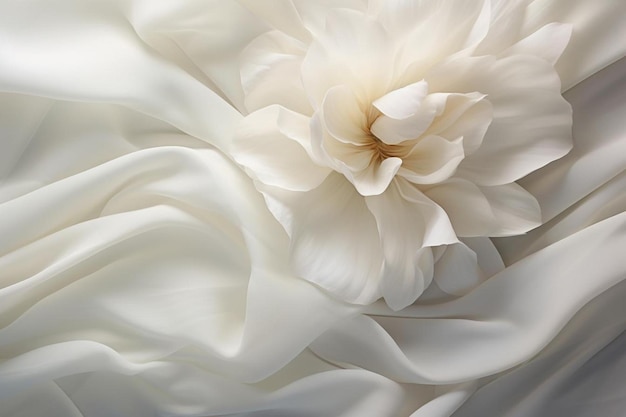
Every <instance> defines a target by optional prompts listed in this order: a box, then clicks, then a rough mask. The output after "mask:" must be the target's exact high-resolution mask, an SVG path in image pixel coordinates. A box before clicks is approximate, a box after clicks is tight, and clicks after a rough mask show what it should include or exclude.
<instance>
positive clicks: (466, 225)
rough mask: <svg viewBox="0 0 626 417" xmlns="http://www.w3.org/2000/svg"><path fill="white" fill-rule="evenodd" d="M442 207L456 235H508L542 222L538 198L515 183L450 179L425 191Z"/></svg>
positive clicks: (523, 231)
mask: <svg viewBox="0 0 626 417" xmlns="http://www.w3.org/2000/svg"><path fill="white" fill-rule="evenodd" d="M425 194H426V195H427V196H428V197H429V198H431V199H433V200H434V201H435V202H437V204H439V205H440V206H441V207H443V208H444V210H445V211H446V213H448V216H450V221H451V222H452V224H453V225H454V230H455V231H456V233H457V234H458V235H459V236H462V237H466V236H468V237H469V236H509V235H515V234H521V233H525V232H527V231H529V230H531V229H533V228H535V227H537V226H539V225H540V224H541V210H540V208H539V204H538V203H537V200H536V199H535V198H534V197H533V196H532V195H531V194H530V193H529V192H528V191H526V190H524V189H523V188H522V187H520V186H519V185H517V184H506V185H500V186H492V187H479V186H477V185H475V184H472V183H471V182H469V181H465V180H462V179H458V178H452V179H450V180H448V181H446V182H444V183H442V184H437V185H435V186H433V187H432V188H430V189H428V190H426V191H425Z"/></svg>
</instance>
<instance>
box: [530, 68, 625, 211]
mask: <svg viewBox="0 0 626 417" xmlns="http://www.w3.org/2000/svg"><path fill="white" fill-rule="evenodd" d="M565 98H567V100H568V101H569V102H571V103H572V107H573V108H574V126H573V130H574V132H573V136H574V148H573V149H572V152H570V153H569V154H568V155H566V156H565V157H563V158H561V159H559V160H558V161H555V162H554V163H552V164H550V165H549V166H546V167H545V168H543V169H541V170H539V171H537V172H534V173H532V174H530V175H529V176H528V177H526V178H524V179H522V180H521V181H520V183H521V184H522V185H523V186H524V187H525V188H526V189H528V190H529V191H530V192H531V193H532V194H533V195H535V196H536V197H537V199H538V200H539V202H540V204H541V209H542V212H543V220H544V222H545V221H548V220H550V219H552V218H554V217H555V216H556V215H558V214H559V213H561V212H563V211H564V210H566V209H567V208H569V207H571V206H572V205H574V204H575V203H576V202H577V201H580V200H581V199H582V198H583V197H585V196H586V195H588V194H589V193H591V192H592V191H593V190H595V189H596V188H598V187H600V186H601V185H602V184H604V183H606V182H607V181H609V180H610V179H611V178H613V177H615V176H616V175H618V174H620V173H621V172H623V171H624V169H625V168H626V135H625V133H624V132H626V120H625V119H624V117H623V115H624V114H626V58H624V59H622V60H620V61H619V62H617V63H615V64H613V65H611V66H610V67H608V68H606V69H605V70H603V71H601V72H599V73H598V74H596V75H594V76H593V77H591V78H589V79H588V80H585V81H584V82H582V83H581V84H579V85H577V86H576V87H575V88H573V89H571V90H570V91H568V92H567V93H566V94H565Z"/></svg>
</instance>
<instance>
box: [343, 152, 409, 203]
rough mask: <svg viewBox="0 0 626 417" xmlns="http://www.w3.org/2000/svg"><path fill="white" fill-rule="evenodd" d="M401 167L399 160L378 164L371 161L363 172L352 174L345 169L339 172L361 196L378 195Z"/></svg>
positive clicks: (400, 160)
mask: <svg viewBox="0 0 626 417" xmlns="http://www.w3.org/2000/svg"><path fill="white" fill-rule="evenodd" d="M401 166H402V159H400V158H386V159H384V160H383V161H382V162H380V163H378V162H376V161H373V162H372V163H370V165H369V166H368V167H367V168H365V169H364V170H361V171H357V172H354V171H352V170H351V169H350V168H348V167H346V168H343V169H340V171H341V172H342V173H343V174H344V175H345V176H346V178H347V179H348V180H350V182H351V183H352V184H354V187H355V188H356V189H357V191H358V192H359V194H361V195H363V196H372V195H379V194H381V193H382V192H384V191H385V190H386V189H387V187H389V184H391V181H392V180H393V178H394V177H395V176H396V173H398V170H399V169H400V167H401Z"/></svg>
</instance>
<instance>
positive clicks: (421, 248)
mask: <svg viewBox="0 0 626 417" xmlns="http://www.w3.org/2000/svg"><path fill="white" fill-rule="evenodd" d="M524 8H525V5H522V4H519V5H517V6H502V5H492V3H491V2H489V1H483V0H476V1H468V2H462V3H461V4H460V3H459V2H453V1H436V2H435V1H433V2H414V3H407V2H395V1H391V2H389V1H376V0H372V1H370V2H369V4H368V7H367V10H355V9H346V8H332V7H328V8H327V9H326V10H324V11H323V13H322V20H323V21H324V23H323V24H310V25H309V26H308V33H305V34H302V35H300V36H297V34H296V35H292V34H288V33H285V32H282V31H276V30H274V31H270V32H267V33H264V34H262V35H260V36H259V37H258V38H257V39H255V40H254V41H253V42H252V43H251V44H250V45H249V46H248V47H247V48H246V50H245V51H244V52H243V54H242V57H241V62H242V64H241V80H242V85H243V89H244V92H245V104H246V107H247V109H248V110H249V111H251V113H250V115H248V116H247V117H246V118H245V119H244V121H243V122H242V125H241V127H240V129H239V130H238V132H237V134H236V137H235V141H234V143H233V146H232V148H231V152H232V154H233V155H234V157H235V159H236V160H237V161H238V162H239V163H240V164H241V165H243V166H244V167H246V169H247V172H248V173H249V174H250V175H251V176H252V177H253V178H255V179H256V180H257V187H258V189H259V190H260V191H262V192H263V193H264V194H265V196H266V199H267V201H268V205H269V207H270V209H271V210H272V211H273V213H274V215H275V217H276V218H277V219H278V220H279V221H280V222H281V224H282V225H283V227H284V228H285V230H286V231H287V232H288V233H289V235H290V237H291V239H292V257H293V264H294V266H295V269H296V271H297V272H298V273H299V274H300V275H301V276H303V277H305V278H306V279H308V280H310V281H312V282H315V283H317V284H319V285H321V286H322V287H324V288H326V289H328V290H330V291H331V292H333V293H334V294H335V295H337V296H339V297H340V298H342V299H345V300H347V301H350V302H356V303H363V304H367V303H371V302H372V301H374V300H376V299H377V298H379V297H380V296H381V295H382V296H383V297H384V298H385V300H386V301H387V303H388V304H389V305H390V306H392V307H393V308H394V309H401V308H403V307H405V306H407V305H408V304H410V303H412V302H413V301H415V299H416V298H417V297H418V296H419V295H420V294H421V293H422V292H423V291H424V289H425V288H426V287H428V285H429V284H430V282H431V280H432V277H433V263H434V261H435V259H436V258H437V257H439V256H441V253H442V252H441V250H439V251H437V252H436V253H435V256H434V255H433V251H432V250H431V248H432V247H436V246H441V245H458V246H461V248H462V249H455V250H457V251H458V250H461V251H464V252H466V253H467V255H465V256H466V257H471V255H470V254H471V251H470V250H469V249H468V248H467V247H466V246H465V245H464V244H463V243H461V242H460V241H459V238H472V237H485V236H490V237H493V236H510V235H518V234H522V233H525V232H527V231H528V230H530V229H532V228H534V227H536V226H537V225H539V224H540V222H541V213H540V208H539V205H538V203H537V201H536V200H535V198H534V197H533V196H532V195H531V194H530V193H528V192H527V191H526V190H524V189H523V188H522V187H520V186H519V185H517V184H516V183H515V181H516V180H518V179H520V178H522V177H524V176H526V175H527V174H529V173H530V172H533V171H535V170H537V169H538V168H541V167H542V166H544V165H546V164H547V163H549V162H551V161H553V160H555V159H558V158H560V157H562V156H563V155H565V154H566V153H567V152H568V151H569V150H570V148H571V120H572V118H571V108H570V105H569V104H568V103H567V102H566V101H565V100H564V99H563V98H562V96H561V83H560V80H559V76H558V74H557V72H556V71H555V69H554V64H555V62H556V61H557V59H558V58H559V56H560V55H561V53H562V52H563V50H564V48H565V47H566V45H567V43H568V40H569V38H570V31H571V28H570V26H569V25H563V24H558V23H550V24H548V25H545V26H543V27H542V28H540V29H539V30H537V31H535V32H533V33H531V34H530V35H528V36H525V37H523V38H522V36H521V34H520V29H521V22H513V23H512V20H514V19H513V17H514V16H521V15H523V10H524ZM303 13H306V10H305V11H303ZM305 18H306V15H305ZM364 260H366V261H364ZM470 268H472V267H470ZM472 269H475V267H473V268H472ZM474 275H475V274H473V273H470V274H469V277H467V278H466V282H463V280H462V278H458V277H457V278H456V279H457V280H458V281H460V282H445V281H444V279H443V278H442V279H441V280H438V281H440V282H438V284H439V285H440V286H441V287H442V288H443V289H444V290H447V291H449V292H452V293H455V294H460V293H463V292H465V291H467V290H468V289H469V288H470V287H471V286H472V285H473V284H475V283H476V282H477V278H475V277H474ZM448 281H450V280H448Z"/></svg>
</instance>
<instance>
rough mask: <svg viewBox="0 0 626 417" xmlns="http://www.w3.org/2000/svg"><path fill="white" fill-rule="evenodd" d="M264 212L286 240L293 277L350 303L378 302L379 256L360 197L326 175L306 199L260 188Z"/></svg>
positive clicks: (371, 222)
mask: <svg viewBox="0 0 626 417" xmlns="http://www.w3.org/2000/svg"><path fill="white" fill-rule="evenodd" d="M263 192H264V193H265V194H266V198H267V199H268V204H269V207H270V210H271V211H272V212H273V214H274V216H275V217H276V218H277V219H278V220H279V221H280V223H281V224H282V225H283V227H285V229H286V230H287V233H288V234H289V236H290V237H291V260H292V265H293V268H294V270H295V271H296V273H297V274H298V275H299V276H301V277H302V278H304V279H306V280H308V281H310V282H313V283H315V284H317V285H319V286H320V287H322V288H324V289H325V290H327V291H328V292H329V293H330V294H332V295H333V296H334V297H337V298H339V299H341V300H345V301H348V302H351V303H358V304H369V303H371V302H373V301H374V300H376V299H378V298H379V297H380V292H379V288H378V285H379V282H380V274H381V270H382V263H383V258H382V253H381V252H382V250H381V247H380V240H379V237H378V231H377V229H376V222H375V220H374V216H372V214H371V213H370V212H369V210H368V209H367V207H366V205H365V201H364V200H363V197H362V196H361V195H359V194H358V193H357V192H356V190H355V189H354V187H353V186H352V184H350V183H349V182H348V181H347V180H346V179H345V178H344V177H343V176H341V175H340V174H336V173H332V174H330V175H329V176H328V177H327V178H326V180H325V181H324V182H323V183H322V184H321V185H320V186H319V187H317V188H316V189H314V190H311V191H309V192H306V193H299V192H287V191H284V190H279V189H272V188H268V187H266V188H264V189H263Z"/></svg>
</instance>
